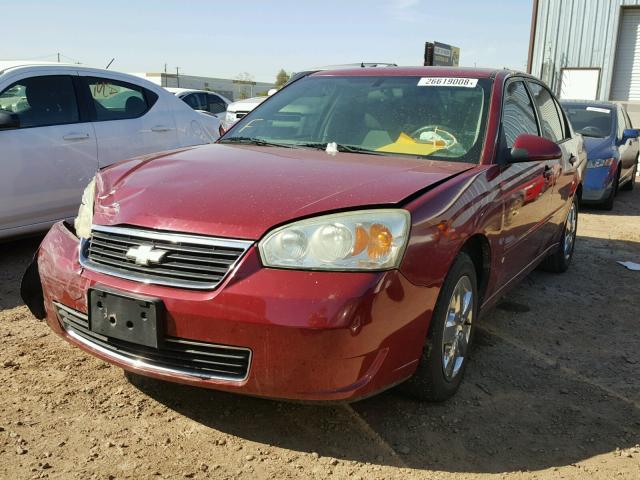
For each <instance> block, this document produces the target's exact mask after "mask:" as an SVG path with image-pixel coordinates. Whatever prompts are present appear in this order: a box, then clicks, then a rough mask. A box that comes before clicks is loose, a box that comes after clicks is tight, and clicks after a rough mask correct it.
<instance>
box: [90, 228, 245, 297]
mask: <svg viewBox="0 0 640 480" xmlns="http://www.w3.org/2000/svg"><path fill="white" fill-rule="evenodd" d="M91 233H92V235H91V239H84V238H83V239H81V240H80V250H79V255H78V257H79V261H80V264H81V265H82V266H83V267H85V268H87V269H89V270H93V271H95V272H99V273H104V274H107V275H112V276H115V277H120V278H124V279H126V280H132V281H136V282H142V283H146V284H154V285H165V286H170V287H178V288H189V289H197V290H213V289H214V288H216V287H217V286H218V285H220V283H222V282H223V281H224V279H225V278H226V277H227V276H228V275H229V274H230V273H231V272H233V271H234V269H235V267H236V265H237V263H238V262H239V261H240V259H242V257H243V256H244V254H245V253H246V252H247V250H248V249H249V248H250V247H251V246H252V245H253V242H252V241H247V240H234V239H227V238H217V237H204V236H197V235H188V234H182V233H165V232H155V231H150V230H142V229H136V228H128V227H111V226H104V225H92V227H91ZM94 240H95V244H93V243H92V242H93V241H94ZM109 242H111V243H109ZM144 244H150V245H152V246H154V247H155V246H157V248H159V249H163V250H168V251H169V253H168V254H167V257H170V261H171V263H169V262H166V261H165V262H163V263H159V264H157V265H152V266H141V265H138V264H136V263H134V262H133V261H131V260H129V259H127V257H126V253H125V252H126V251H127V248H128V247H127V245H131V246H135V245H144ZM92 247H93V250H92ZM211 247H213V249H211ZM215 248H220V249H229V250H228V251H224V250H221V251H215ZM207 249H209V250H208V251H207ZM176 277H177V278H176Z"/></svg>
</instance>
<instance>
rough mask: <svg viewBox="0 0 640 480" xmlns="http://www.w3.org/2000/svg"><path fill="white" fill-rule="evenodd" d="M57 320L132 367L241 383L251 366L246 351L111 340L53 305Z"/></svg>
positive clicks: (190, 343) (210, 345)
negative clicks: (147, 345)
mask: <svg viewBox="0 0 640 480" xmlns="http://www.w3.org/2000/svg"><path fill="white" fill-rule="evenodd" d="M54 306H55V308H56V313H57V315H58V320H59V321H60V323H61V324H62V325H63V327H64V328H65V330H66V331H67V332H68V333H69V334H70V335H71V336H72V337H73V338H75V339H76V340H78V341H79V342H81V343H83V344H85V345H88V346H89V347H91V348H94V349H96V350H98V351H99V352H101V353H104V354H105V355H107V356H109V357H112V358H114V359H116V360H119V361H121V362H123V363H126V364H128V365H131V366H141V367H147V368H150V369H155V370H158V371H162V372H167V373H177V374H180V375H191V376H197V377H200V378H211V379H221V380H234V381H242V380H244V379H246V378H247V374H248V372H249V364H250V363H251V350H249V349H248V348H241V347H231V346H227V345H216V344H213V343H205V342H199V341H195V340H186V339H183V338H174V337H166V338H165V339H164V342H163V345H162V346H161V347H160V348H157V349H156V348H151V347H146V346H144V345H138V344H135V343H131V342H126V341H123V340H118V339H115V338H111V337H105V336H103V335H99V334H97V333H94V332H92V331H91V330H90V329H89V320H88V318H87V316H86V315H85V314H83V313H81V312H78V311H76V310H73V309H71V308H68V307H66V306H64V305H62V304H60V303H56V302H54Z"/></svg>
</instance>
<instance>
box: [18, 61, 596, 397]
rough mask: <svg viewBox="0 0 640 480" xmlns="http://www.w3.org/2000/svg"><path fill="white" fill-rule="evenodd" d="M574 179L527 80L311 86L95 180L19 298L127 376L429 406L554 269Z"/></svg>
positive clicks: (371, 72)
mask: <svg viewBox="0 0 640 480" xmlns="http://www.w3.org/2000/svg"><path fill="white" fill-rule="evenodd" d="M585 164H586V162H585V154H584V151H583V148H582V140H581V137H580V136H574V133H573V131H572V129H571V126H570V124H569V122H567V119H566V118H565V115H564V113H563V112H562V109H561V108H560V107H559V106H558V102H557V101H556V99H555V98H554V96H553V95H552V94H551V93H550V92H549V90H548V89H547V87H546V86H545V85H543V84H542V83H541V82H540V81H539V80H537V79H535V78H533V77H529V76H526V75H524V74H521V73H516V72H510V71H506V70H480V69H447V68H422V67H420V68H394V67H390V68H357V69H353V70H339V71H321V72H316V73H309V74H308V75H306V76H304V77H302V78H300V79H298V80H296V81H294V82H292V83H291V84H289V85H288V86H287V87H286V88H284V89H283V90H281V91H280V92H278V93H277V94H276V95H274V96H272V97H270V98H269V99H267V100H266V101H265V102H264V103H263V104H261V105H260V106H259V107H258V108H256V109H255V110H254V111H253V112H251V113H250V114H248V115H247V116H246V117H244V118H243V119H242V120H241V121H240V122H238V123H237V124H236V125H235V126H234V127H233V128H232V129H231V130H230V131H229V132H227V134H226V135H224V136H223V137H222V138H221V140H220V141H219V142H218V144H216V145H210V146H203V147H196V148H189V149H185V150H180V151H174V152H168V153H162V154H157V155H152V156H147V157H143V158H136V159H133V160H129V161H125V162H121V163H119V164H116V165H114V166H111V167H109V168H106V169H104V170H102V171H100V172H99V173H98V174H97V175H96V177H95V179H94V181H92V182H91V183H90V184H89V186H88V187H87V189H86V191H85V193H84V197H83V202H82V206H81V208H80V211H79V213H78V217H77V218H76V220H75V222H74V224H73V225H72V224H71V223H58V224H56V225H55V226H54V227H53V228H52V229H51V231H50V232H49V233H48V235H47V236H46V238H45V239H44V241H43V242H42V245H41V246H40V249H39V252H38V254H37V261H36V262H34V264H33V265H32V266H31V267H30V268H29V269H28V270H27V272H26V274H25V278H24V280H23V290H22V292H23V298H24V299H25V301H26V303H27V304H28V305H29V306H30V308H31V310H32V312H34V314H35V315H36V316H38V317H40V318H46V320H47V322H48V323H49V325H50V327H51V328H52V329H53V330H54V331H55V332H56V333H58V334H59V335H61V336H62V337H63V338H65V339H66V340H67V341H68V342H70V343H72V344H73V345H76V346H78V347H80V348H82V349H84V350H86V351H87V352H89V353H91V354H93V355H95V356H97V357H99V358H101V359H103V360H105V361H107V362H110V363H113V364H115V365H118V366H120V367H122V368H124V369H126V370H129V371H132V372H135V373H138V374H141V375H148V376H152V377H156V378H160V379H164V380H169V381H175V382H180V383H186V384H191V385H197V386H202V387H208V388H215V389H220V390H227V391H232V392H238V393H243V394H249V395H258V396H265V397H275V398H284V399H299V400H349V401H352V400H356V399H359V398H362V397H366V396H369V395H372V394H375V393H377V392H380V391H381V390H384V389H387V388H389V387H391V386H394V385H398V384H401V383H402V384H403V385H402V388H404V389H405V390H406V391H408V392H410V393H412V394H414V395H415V396H417V397H420V398H423V399H428V400H443V399H446V398H448V397H450V396H451V395H452V394H454V393H455V391H456V390H457V389H458V387H459V385H460V382H461V379H462V377H463V374H464V370H465V367H466V364H467V359H468V355H469V348H470V346H471V343H472V340H473V332H474V327H475V325H476V324H477V322H478V319H479V317H480V316H481V314H482V312H484V311H487V309H488V308H489V307H491V306H492V305H493V304H495V303H496V301H497V300H498V299H499V297H500V296H501V295H502V294H504V293H505V292H506V291H507V290H508V289H509V288H511V287H512V286H514V285H515V284H516V283H517V282H518V280H520V279H522V278H523V277H524V276H525V275H527V273H528V272H530V271H531V270H532V269H534V268H535V267H536V266H538V265H539V264H543V265H544V267H546V268H547V269H549V270H553V271H557V272H562V271H564V270H566V269H567V268H568V266H569V263H570V262H571V258H572V255H573V250H574V241H575V237H576V225H577V217H578V203H579V199H580V195H581V192H582V185H581V178H582V177H581V176H582V171H583V169H584V166H585Z"/></svg>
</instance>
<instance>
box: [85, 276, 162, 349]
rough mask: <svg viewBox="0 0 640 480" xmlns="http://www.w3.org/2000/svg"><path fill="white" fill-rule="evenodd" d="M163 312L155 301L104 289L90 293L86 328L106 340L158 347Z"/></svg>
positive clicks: (97, 289) (159, 304)
mask: <svg viewBox="0 0 640 480" xmlns="http://www.w3.org/2000/svg"><path fill="white" fill-rule="evenodd" d="M164 312H165V311H164V304H163V303H162V300H160V299H158V298H151V297H145V296H140V295H133V294H128V293H127V294H123V293H121V292H117V291H114V290H110V289H104V288H93V289H91V290H89V328H90V329H91V331H92V332H95V333H98V334H100V335H104V336H106V337H111V338H115V339H118V340H123V341H126V342H130V343H135V344H138V345H144V346H147V347H152V348H158V347H159V346H160V343H161V340H162V335H161V333H162V332H163V326H164Z"/></svg>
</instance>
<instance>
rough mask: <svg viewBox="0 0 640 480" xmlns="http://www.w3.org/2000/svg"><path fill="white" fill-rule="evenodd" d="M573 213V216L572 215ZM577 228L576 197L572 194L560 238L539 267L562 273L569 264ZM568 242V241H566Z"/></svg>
mask: <svg viewBox="0 0 640 480" xmlns="http://www.w3.org/2000/svg"><path fill="white" fill-rule="evenodd" d="M572 213H573V217H572ZM577 230H578V199H577V197H576V196H575V195H574V197H573V202H572V203H571V208H570V209H569V212H568V213H567V219H566V220H565V222H564V226H563V231H562V238H561V239H560V245H559V246H558V248H557V250H556V251H555V252H554V253H552V254H551V255H549V256H548V257H547V258H546V259H545V260H544V262H543V263H542V265H541V267H542V269H543V270H546V271H547V272H553V273H564V272H566V271H567V269H568V268H569V265H570V264H571V259H572V258H573V251H574V249H575V246H576V232H577ZM567 242H568V243H567Z"/></svg>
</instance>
